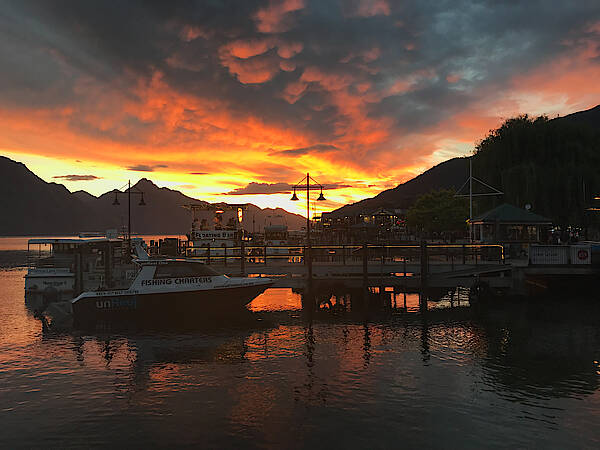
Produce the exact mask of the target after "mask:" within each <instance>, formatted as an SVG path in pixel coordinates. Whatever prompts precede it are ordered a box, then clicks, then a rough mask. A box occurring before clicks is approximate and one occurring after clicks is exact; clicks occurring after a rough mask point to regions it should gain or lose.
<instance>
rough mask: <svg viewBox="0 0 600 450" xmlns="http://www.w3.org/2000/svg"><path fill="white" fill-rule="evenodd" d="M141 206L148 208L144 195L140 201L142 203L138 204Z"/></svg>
mask: <svg viewBox="0 0 600 450" xmlns="http://www.w3.org/2000/svg"><path fill="white" fill-rule="evenodd" d="M138 205H139V206H146V202H145V201H144V194H142V198H141V199H140V202H139V203H138Z"/></svg>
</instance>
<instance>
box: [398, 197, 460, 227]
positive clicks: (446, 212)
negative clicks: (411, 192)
mask: <svg viewBox="0 0 600 450" xmlns="http://www.w3.org/2000/svg"><path fill="white" fill-rule="evenodd" d="M468 217H469V207H468V203H467V201H465V199H464V198H460V197H456V196H455V192H454V191H452V190H439V191H431V192H429V193H427V194H424V195H422V196H421V197H419V198H418V199H417V201H416V202H415V203H414V204H413V206H412V207H411V208H410V209H409V210H408V212H407V213H406V221H407V223H408V225H409V226H411V227H416V229H417V230H418V231H424V232H427V233H432V232H437V233H439V232H442V231H445V232H453V231H464V230H465V229H466V225H467V223H466V221H467V219H468Z"/></svg>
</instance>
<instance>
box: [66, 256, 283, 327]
mask: <svg viewBox="0 0 600 450" xmlns="http://www.w3.org/2000/svg"><path fill="white" fill-rule="evenodd" d="M136 263H137V264H138V265H139V266H140V270H139V271H138V273H137V275H136V277H135V279H134V280H133V282H132V283H131V285H130V286H129V287H128V288H127V289H116V290H97V291H87V292H84V293H82V294H81V295H79V296H77V297H76V298H74V299H73V300H72V301H71V303H72V306H73V314H74V317H75V318H76V319H78V320H85V319H87V318H102V317H112V316H120V317H127V318H129V317H135V318H146V317H161V316H171V317H173V316H180V317H182V316H185V315H186V314H194V313H198V314H202V313H205V312H207V311H210V310H224V309H235V308H240V307H243V306H244V305H246V304H248V303H249V302H250V301H252V300H253V299H254V298H255V297H257V296H258V295H260V294H261V293H262V292H264V291H265V290H266V289H267V288H269V287H270V286H272V284H273V281H272V280H271V279H269V278H245V277H228V276H226V275H222V274H219V273H217V272H216V271H214V270H213V269H212V268H211V267H209V266H207V265H205V264H204V263H202V262H199V261H197V260H192V259H185V258H172V259H160V260H150V259H139V260H137V262H136Z"/></svg>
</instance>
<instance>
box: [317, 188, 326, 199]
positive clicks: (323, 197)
mask: <svg viewBox="0 0 600 450" xmlns="http://www.w3.org/2000/svg"><path fill="white" fill-rule="evenodd" d="M324 200H325V196H324V195H323V188H321V194H319V198H317V201H319V202H322V201H324Z"/></svg>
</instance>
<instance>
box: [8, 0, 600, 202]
mask: <svg viewBox="0 0 600 450" xmlns="http://www.w3.org/2000/svg"><path fill="white" fill-rule="evenodd" d="M500 3H501V4H500ZM1 5H2V6H1V8H0V67H1V70H0V153H1V154H3V155H5V156H8V157H10V158H12V159H15V160H17V161H21V162H24V163H25V164H26V165H27V166H28V167H29V168H30V169H31V170H32V171H33V172H35V173H36V174H37V175H39V176H41V177H42V178H43V179H44V180H46V181H55V182H59V183H63V184H65V185H66V186H67V188H69V189H70V190H71V191H76V190H79V189H83V190H87V191H88V192H90V193H92V194H95V195H98V194H101V193H103V192H106V191H108V190H111V189H113V188H115V187H120V186H122V185H124V184H125V183H126V182H127V180H128V179H131V180H132V181H133V182H135V181H137V180H138V179H139V178H142V177H146V178H150V179H151V180H153V181H154V182H155V183H156V184H158V185H159V186H166V187H170V188H173V189H177V190H180V191H182V192H183V193H185V194H186V195H190V196H192V197H196V198H199V199H202V200H207V201H229V202H235V203H241V202H252V203H255V204H257V205H259V206H263V207H264V206H281V207H284V208H286V209H288V210H290V211H295V212H300V213H303V212H304V207H305V203H304V202H299V203H293V202H290V201H289V198H290V194H289V192H290V188H289V185H290V184H294V183H296V182H297V181H299V180H300V179H301V178H302V177H303V176H304V174H305V173H306V172H307V171H310V172H311V175H312V176H313V177H314V178H315V179H317V180H318V181H319V182H320V183H322V184H324V185H326V188H327V192H325V195H326V197H327V198H328V201H327V202H324V203H322V204H319V205H318V206H319V210H318V211H322V210H324V209H325V210H327V209H333V208H336V207H338V206H341V205H342V204H345V203H349V202H353V201H357V200H359V199H361V198H365V197H371V196H373V195H375V194H377V193H378V192H380V191H381V190H384V189H387V188H390V187H393V186H396V185H397V184H399V183H400V182H403V181H406V180H407V179H409V178H412V177H413V176H414V175H416V174H418V173H420V172H422V171H423V170H425V169H427V168H429V167H430V166H432V165H434V164H437V163H439V162H441V161H443V160H446V159H448V158H450V157H453V156H459V155H466V154H469V153H470V152H471V151H472V149H473V146H474V144H475V143H476V142H477V140H479V139H481V138H482V137H484V136H485V134H486V133H487V132H488V130H490V129H491V128H495V127H497V126H498V125H500V123H501V122H502V119H503V118H508V117H510V116H513V115H515V114H519V113H529V114H532V115H539V114H547V115H548V116H550V117H553V116H556V115H559V114H560V115H565V114H568V113H571V112H574V111H578V110H582V109H587V108H590V107H593V106H595V105H597V104H599V103H600V1H598V0H594V1H585V0H579V1H573V2H562V1H554V2H551V1H548V0H542V1H533V0H531V1H521V2H518V1H504V2H498V1H496V0H494V1H477V2H475V1H461V0H453V1H441V0H433V1H425V0H418V1H408V0H406V1H392V0H347V1H346V0H282V1H270V0H261V1H255V0H239V1H225V0H222V1H219V0H206V1H197V2H193V1H180V2H170V1H164V2H163V1H157V2H141V1H133V0H127V1H122V2H110V1H97V2H92V1H37V2H34V1H24V0H18V1H2V3H1ZM300 196H301V198H304V197H303V194H300ZM149 200H150V199H149ZM318 211H317V212H318Z"/></svg>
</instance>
